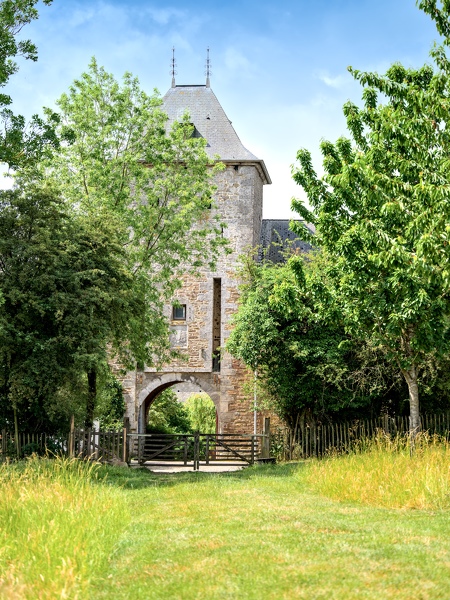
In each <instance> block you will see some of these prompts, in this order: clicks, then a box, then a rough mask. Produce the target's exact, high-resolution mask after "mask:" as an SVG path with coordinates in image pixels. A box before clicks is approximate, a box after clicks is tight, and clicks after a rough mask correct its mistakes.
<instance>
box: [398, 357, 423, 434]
mask: <svg viewBox="0 0 450 600" xmlns="http://www.w3.org/2000/svg"><path fill="white" fill-rule="evenodd" d="M402 373H403V377H404V378H405V380H406V383H407V384H408V392H409V433H410V435H411V437H413V438H414V437H415V436H416V435H417V433H418V432H419V431H420V413H419V385H418V383H417V369H416V367H415V366H413V367H411V368H410V369H408V370H403V369H402Z"/></svg>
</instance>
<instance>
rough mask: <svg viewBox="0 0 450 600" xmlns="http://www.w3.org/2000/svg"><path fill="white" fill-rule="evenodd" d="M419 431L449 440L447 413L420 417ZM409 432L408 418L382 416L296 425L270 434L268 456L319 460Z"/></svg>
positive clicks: (449, 420)
mask: <svg viewBox="0 0 450 600" xmlns="http://www.w3.org/2000/svg"><path fill="white" fill-rule="evenodd" d="M421 429H422V431H426V432H428V433H429V434H430V435H435V434H436V435H439V436H442V437H444V438H446V439H447V440H450V412H446V413H440V414H430V415H427V414H424V415H421ZM408 432H409V417H388V416H383V417H379V418H377V419H364V420H354V421H351V422H346V423H316V424H312V425H298V426H297V427H296V428H295V429H294V430H289V429H285V430H279V431H277V432H275V433H273V434H272V435H271V438H270V455H271V456H275V457H276V458H277V459H278V460H292V459H296V458H308V457H311V456H316V457H321V456H324V455H326V454H329V453H330V452H333V451H334V452H342V453H345V452H349V451H350V450H352V449H354V448H355V446H357V445H361V443H362V442H363V441H364V440H367V439H370V438H373V437H374V436H375V435H377V434H380V433H384V434H385V435H389V436H396V435H404V434H407V433H408Z"/></svg>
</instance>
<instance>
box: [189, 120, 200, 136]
mask: <svg viewBox="0 0 450 600" xmlns="http://www.w3.org/2000/svg"><path fill="white" fill-rule="evenodd" d="M190 126H191V127H192V128H193V129H192V134H191V138H201V137H203V136H202V134H201V133H200V131H199V130H198V129H197V127H196V126H195V125H194V123H190Z"/></svg>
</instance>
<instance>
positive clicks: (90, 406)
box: [84, 369, 97, 428]
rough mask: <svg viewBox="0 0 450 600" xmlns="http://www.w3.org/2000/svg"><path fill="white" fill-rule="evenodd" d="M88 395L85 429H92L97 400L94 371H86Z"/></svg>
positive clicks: (95, 372)
mask: <svg viewBox="0 0 450 600" xmlns="http://www.w3.org/2000/svg"><path fill="white" fill-rule="evenodd" d="M87 379H88V395H87V400H86V419H85V421H84V425H85V427H87V428H89V427H92V425H93V424H94V410H95V401H96V399H97V371H96V370H95V369H93V370H91V371H88V374H87Z"/></svg>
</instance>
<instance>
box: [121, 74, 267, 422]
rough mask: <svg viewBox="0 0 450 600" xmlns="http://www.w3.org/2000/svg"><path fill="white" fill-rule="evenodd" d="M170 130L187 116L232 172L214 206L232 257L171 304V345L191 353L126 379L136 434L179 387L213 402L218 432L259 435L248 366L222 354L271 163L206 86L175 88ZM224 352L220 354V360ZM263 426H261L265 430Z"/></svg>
mask: <svg viewBox="0 0 450 600" xmlns="http://www.w3.org/2000/svg"><path fill="white" fill-rule="evenodd" d="M163 109H164V111H165V112H166V113H167V115H168V117H169V126H170V125H171V124H172V123H173V122H174V121H175V120H176V119H179V118H180V117H181V116H182V115H183V114H184V113H185V112H186V111H187V112H189V114H190V118H191V122H192V124H193V125H194V127H195V135H196V136H202V137H204V138H205V139H206V140H207V147H206V151H207V152H208V154H209V156H210V157H211V158H213V157H215V156H217V155H218V156H220V159H221V161H222V162H223V163H224V164H225V169H224V170H223V171H221V172H220V173H218V174H217V175H216V176H215V180H214V183H215V185H216V187H217V190H216V193H215V201H216V206H217V208H214V209H212V210H214V211H218V212H219V214H220V217H221V220H222V221H224V222H225V223H226V225H227V227H226V228H225V229H224V232H223V235H224V236H225V237H226V238H227V239H228V243H229V249H230V250H231V253H229V254H225V253H224V254H223V255H222V256H221V257H220V258H219V260H218V261H217V265H216V270H215V271H214V272H212V271H209V270H208V269H207V268H204V269H202V270H201V271H200V273H199V274H198V275H199V276H192V275H187V276H186V277H185V278H184V283H183V286H182V288H181V289H180V290H179V292H178V294H177V297H176V299H175V300H176V304H175V305H174V306H167V307H166V309H165V310H166V316H167V317H168V319H169V322H170V330H171V332H170V334H171V343H172V346H173V347H174V348H178V349H180V351H182V353H183V354H184V355H187V356H188V360H187V361H175V362H173V363H171V364H168V365H165V366H164V368H162V369H161V370H159V371H158V372H157V371H156V370H155V369H151V368H145V369H143V370H137V371H134V372H131V373H128V375H127V377H126V380H125V381H124V389H125V399H126V404H127V413H126V416H127V417H128V418H129V420H130V427H131V431H134V432H138V433H142V432H144V431H145V420H146V413H147V411H148V407H149V404H150V403H151V401H152V400H153V398H154V397H155V396H156V395H157V394H158V393H160V392H161V391H163V390H164V389H165V388H167V387H170V386H171V385H174V384H176V383H178V382H191V383H195V384H196V385H198V386H199V387H201V388H202V389H203V390H204V391H205V392H207V393H208V394H209V396H210V397H211V399H212V400H213V402H214V404H215V406H216V410H217V416H218V431H219V433H253V427H254V421H253V401H252V399H251V398H249V397H248V394H247V395H246V394H245V393H244V390H243V384H244V383H245V379H246V378H247V373H246V370H245V369H244V367H243V365H242V364H241V363H240V362H239V361H236V360H234V359H233V358H232V357H231V356H230V355H228V354H227V353H226V352H223V350H222V351H219V349H220V348H223V347H224V343H225V341H226V339H227V337H228V335H229V333H230V319H231V317H232V315H233V314H234V313H235V312H236V310H237V301H238V297H239V289H238V285H239V282H238V280H237V276H236V266H237V262H238V257H239V256H240V255H241V254H242V253H244V252H245V251H246V249H247V248H248V247H255V246H256V245H257V244H259V241H260V233H261V219H262V201H263V186H264V185H266V184H269V183H271V181H270V177H269V174H268V172H267V169H266V166H265V164H264V162H263V161H262V160H260V159H258V158H256V156H254V155H253V154H252V153H251V152H249V151H248V150H247V149H246V148H244V146H243V145H242V143H241V141H240V140H239V138H238V136H237V135H236V132H235V131H234V129H233V127H232V125H231V121H230V120H229V119H228V117H227V116H226V114H225V112H224V110H223V109H222V107H221V105H220V103H219V101H218V100H217V98H216V96H215V95H214V93H213V91H212V90H211V88H210V87H209V79H207V82H206V85H188V86H186V85H175V81H173V82H172V87H171V89H170V90H169V91H168V92H167V94H166V95H165V96H164V98H163ZM219 352H220V356H219ZM260 427H261V426H259V427H258V429H259V430H260Z"/></svg>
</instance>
